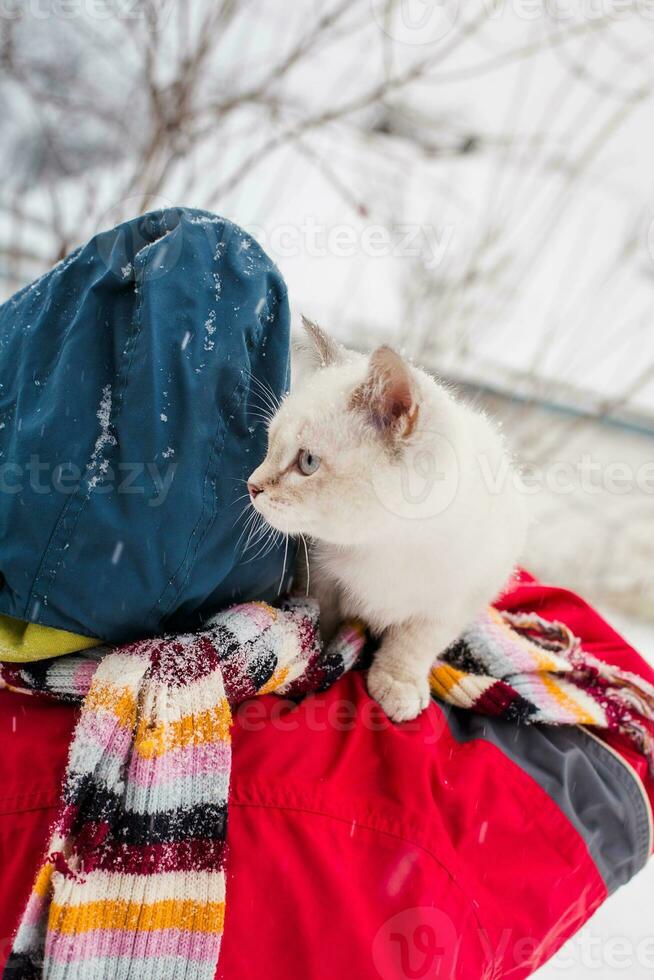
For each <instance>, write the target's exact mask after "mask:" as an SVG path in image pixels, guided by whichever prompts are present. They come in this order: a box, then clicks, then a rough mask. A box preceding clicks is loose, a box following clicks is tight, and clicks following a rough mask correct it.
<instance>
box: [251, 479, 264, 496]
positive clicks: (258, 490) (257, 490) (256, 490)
mask: <svg viewBox="0 0 654 980" xmlns="http://www.w3.org/2000/svg"><path fill="white" fill-rule="evenodd" d="M248 491H249V493H250V498H251V499H252V500H255V498H256V497H258V496H259V494H260V493H263V490H262V489H261V487H258V486H257V485H256V483H251V482H248Z"/></svg>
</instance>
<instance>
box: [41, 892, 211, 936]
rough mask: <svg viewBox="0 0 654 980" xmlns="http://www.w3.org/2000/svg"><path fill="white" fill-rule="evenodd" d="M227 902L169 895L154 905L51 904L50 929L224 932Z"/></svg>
mask: <svg viewBox="0 0 654 980" xmlns="http://www.w3.org/2000/svg"><path fill="white" fill-rule="evenodd" d="M224 920H225V903H224V902H194V901H192V900H190V899H173V898H167V899H164V900H163V901H161V902H153V903H152V904H151V905H142V904H141V903H140V902H129V901H106V902H89V903H88V905H77V906H75V905H73V906H70V905H57V904H56V903H54V902H53V904H52V905H51V906H50V914H49V917H48V929H50V930H51V931H56V932H59V933H66V934H68V935H70V934H73V933H74V934H76V935H79V934H80V933H84V932H93V931H94V930H96V929H122V930H129V931H130V932H132V931H134V932H154V931H155V930H156V929H184V930H188V931H189V932H204V933H222V931H223V925H224Z"/></svg>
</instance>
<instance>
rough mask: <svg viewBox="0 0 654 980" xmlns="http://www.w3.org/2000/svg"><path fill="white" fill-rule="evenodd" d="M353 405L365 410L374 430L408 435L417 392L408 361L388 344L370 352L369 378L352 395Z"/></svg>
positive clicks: (414, 417) (415, 416) (415, 411)
mask: <svg viewBox="0 0 654 980" xmlns="http://www.w3.org/2000/svg"><path fill="white" fill-rule="evenodd" d="M352 407H353V408H355V409H357V410H363V411H365V412H367V413H368V414H369V416H370V418H371V421H372V423H373V425H374V426H375V428H376V429H379V431H380V432H382V433H385V434H387V435H389V436H391V437H393V438H404V439H406V438H408V436H410V435H411V433H412V432H413V430H414V428H415V424H416V422H417V420H418V412H419V405H418V393H417V391H416V386H415V383H414V380H413V377H412V374H411V369H410V367H409V365H408V364H407V362H406V361H405V360H404V359H403V358H402V357H400V355H399V354H397V353H396V352H395V351H394V350H393V349H392V348H391V347H386V346H384V347H379V348H378V349H377V350H376V351H374V352H373V353H372V354H371V355H370V366H369V368H368V377H367V378H366V380H365V381H364V382H363V384H361V385H359V387H358V388H357V389H356V390H355V392H354V394H353V396H352Z"/></svg>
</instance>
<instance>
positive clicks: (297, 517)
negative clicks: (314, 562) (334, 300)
mask: <svg viewBox="0 0 654 980" xmlns="http://www.w3.org/2000/svg"><path fill="white" fill-rule="evenodd" d="M310 329H311V331H312V332H311V339H312V342H313V343H314V344H316V345H317V353H318V358H319V363H318V366H317V367H316V369H315V371H314V372H313V373H312V374H311V375H310V376H309V378H307V379H306V380H305V381H304V383H303V384H301V385H300V386H299V387H298V388H297V389H296V390H294V391H293V393H292V394H291V395H289V396H288V397H287V398H286V399H285V401H284V403H283V404H282V406H281V408H280V409H279V411H278V412H277V414H276V415H275V417H274V418H273V420H272V422H271V425H270V429H269V435H268V453H267V455H266V458H265V460H264V461H263V463H262V464H261V466H259V467H258V468H257V469H256V470H255V471H254V472H253V473H252V475H251V476H250V479H249V482H248V486H249V488H250V493H251V497H252V502H253V505H254V507H255V508H256V509H257V510H258V511H259V512H260V513H261V514H262V515H263V517H264V518H265V519H266V520H267V521H268V523H269V524H271V525H272V526H273V527H274V528H276V529H277V530H280V531H283V532H284V533H286V534H299V533H302V534H307V535H310V536H312V537H314V538H317V539H319V540H323V541H328V542H330V543H333V544H345V545H347V544H353V543H359V542H363V541H366V540H368V539H369V538H371V537H372V536H374V535H375V534H376V533H378V532H379V530H380V529H381V527H382V526H383V525H384V523H386V522H387V521H388V512H387V511H386V510H385V509H384V507H383V505H382V503H381V501H380V497H379V486H380V484H383V481H384V479H385V477H386V475H388V476H390V475H391V473H390V471H391V470H392V468H393V467H394V466H396V465H397V457H398V453H399V451H400V447H399V446H398V440H400V441H402V440H403V439H405V438H406V437H407V436H408V435H409V434H410V432H411V431H412V430H413V428H414V427H415V424H416V421H417V417H418V414H419V404H418V401H417V398H416V394H415V391H414V388H413V385H412V382H411V375H410V372H409V369H408V367H407V366H406V365H405V364H404V362H403V361H402V360H401V358H399V356H398V355H397V354H395V353H394V352H393V351H390V350H388V349H387V348H382V349H380V351H377V352H375V354H373V355H372V357H371V358H370V359H368V358H365V357H363V356H362V355H359V354H349V353H346V352H344V351H342V350H340V349H338V350H337V349H336V348H335V346H334V345H333V344H332V343H331V342H330V341H329V339H328V338H326V337H325V335H323V334H322V333H321V332H320V333H319V334H316V333H315V331H316V330H317V328H315V327H314V326H313V325H310ZM325 345H326V346H325ZM387 471H388V473H387Z"/></svg>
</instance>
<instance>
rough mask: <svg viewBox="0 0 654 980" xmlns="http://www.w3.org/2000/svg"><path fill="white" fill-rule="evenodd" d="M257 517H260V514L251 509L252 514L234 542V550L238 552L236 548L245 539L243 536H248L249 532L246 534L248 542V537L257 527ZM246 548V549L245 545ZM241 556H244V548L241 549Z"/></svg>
mask: <svg viewBox="0 0 654 980" xmlns="http://www.w3.org/2000/svg"><path fill="white" fill-rule="evenodd" d="M259 517H261V514H259V512H258V511H256V510H255V509H254V508H252V513H251V514H250V516H249V517H248V518H247V520H246V521H245V524H244V525H243V530H242V531H241V533H240V535H239V539H238V541H237V542H236V549H237V550H238V547H239V545H240V543H241V541H242V540H243V538H244V537H245V535H246V534H248V531H249V532H250V534H248V538H247V540H248V542H249V540H250V535H251V534H252V532H253V530H254V529H255V528H256V527H257V518H259ZM246 547H247V543H246ZM243 554H245V548H243Z"/></svg>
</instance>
